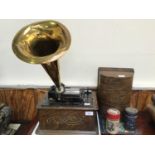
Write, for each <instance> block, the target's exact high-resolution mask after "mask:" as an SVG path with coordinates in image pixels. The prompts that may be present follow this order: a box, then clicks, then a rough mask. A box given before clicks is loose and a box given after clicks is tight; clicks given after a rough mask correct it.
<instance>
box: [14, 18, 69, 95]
mask: <svg viewBox="0 0 155 155" xmlns="http://www.w3.org/2000/svg"><path fill="white" fill-rule="evenodd" d="M70 43H71V36H70V33H69V31H68V30H67V28H66V27H65V26H64V25H63V24H61V23H59V22H57V21H54V20H48V21H41V22H36V23H32V24H30V25H27V26H25V27H23V28H22V29H21V30H20V31H19V32H18V33H17V34H16V36H15V37H14V39H13V42H12V49H13V51H14V53H15V55H16V56H17V57H18V58H19V59H21V60H22V61H25V62H27V63H31V64H41V65H42V66H43V68H44V69H45V70H46V72H47V73H48V75H49V76H50V77H51V79H52V80H53V82H54V84H55V85H56V87H57V89H58V91H59V92H61V91H62V90H61V82H60V74H59V65H58V59H59V58H60V57H61V56H63V55H64V54H65V53H66V51H67V50H68V49H69V47H70Z"/></svg>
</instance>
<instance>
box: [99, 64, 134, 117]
mask: <svg viewBox="0 0 155 155" xmlns="http://www.w3.org/2000/svg"><path fill="white" fill-rule="evenodd" d="M133 75H134V70H133V69H132V68H104V67H101V68H99V70H98V101H99V108H100V112H101V113H102V114H103V115H104V116H105V113H106V111H107V109H108V108H117V109H118V110H120V111H121V112H123V111H124V109H125V107H127V106H129V103H130V96H131V92H132V82H133Z"/></svg>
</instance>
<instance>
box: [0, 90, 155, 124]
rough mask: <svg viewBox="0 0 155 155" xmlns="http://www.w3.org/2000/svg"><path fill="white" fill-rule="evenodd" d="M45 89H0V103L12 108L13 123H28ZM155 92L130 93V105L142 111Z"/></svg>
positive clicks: (35, 111)
mask: <svg viewBox="0 0 155 155" xmlns="http://www.w3.org/2000/svg"><path fill="white" fill-rule="evenodd" d="M46 93H47V89H11V88H10V89H8V88H7V89H5V88H1V89H0V102H4V103H6V104H8V105H9V106H11V108H12V110H13V111H12V120H13V121H30V120H33V119H34V118H35V116H36V114H37V110H36V105H37V104H38V103H39V102H41V101H42V99H43V98H44V96H45V94H46ZM152 94H155V91H151V90H150V91H148V90H146V91H142V90H136V91H133V92H132V96H131V102H130V105H131V106H133V107H136V108H138V109H139V111H143V110H144V109H145V106H146V105H147V104H150V103H151V96H152Z"/></svg>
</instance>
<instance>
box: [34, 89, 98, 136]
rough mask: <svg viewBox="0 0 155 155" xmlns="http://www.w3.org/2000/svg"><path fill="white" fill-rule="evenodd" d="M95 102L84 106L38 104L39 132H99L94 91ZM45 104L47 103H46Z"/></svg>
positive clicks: (46, 100) (94, 98) (94, 100)
mask: <svg viewBox="0 0 155 155" xmlns="http://www.w3.org/2000/svg"><path fill="white" fill-rule="evenodd" d="M92 97H93V102H92V103H91V105H84V106H75V105H74V106H56V105H55V106H54V105H50V106H45V105H46V102H48V98H47V97H46V98H45V100H44V103H43V104H40V105H38V118H39V128H38V130H37V133H38V134H57V135H58V134H98V124H97V110H98V105H97V100H96V93H95V92H93V95H92ZM44 104H45V105H44Z"/></svg>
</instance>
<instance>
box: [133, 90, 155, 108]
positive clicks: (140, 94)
mask: <svg viewBox="0 0 155 155" xmlns="http://www.w3.org/2000/svg"><path fill="white" fill-rule="evenodd" d="M153 94H155V91H153V90H152V91H151V90H135V91H132V95H131V100H130V105H131V106H132V107H136V108H137V109H138V110H139V111H144V110H145V107H146V105H147V104H151V103H152V101H151V96H152V95H153Z"/></svg>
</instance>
